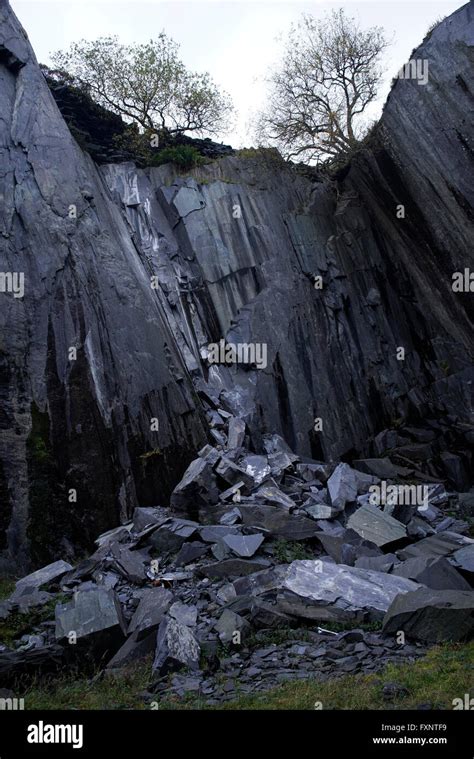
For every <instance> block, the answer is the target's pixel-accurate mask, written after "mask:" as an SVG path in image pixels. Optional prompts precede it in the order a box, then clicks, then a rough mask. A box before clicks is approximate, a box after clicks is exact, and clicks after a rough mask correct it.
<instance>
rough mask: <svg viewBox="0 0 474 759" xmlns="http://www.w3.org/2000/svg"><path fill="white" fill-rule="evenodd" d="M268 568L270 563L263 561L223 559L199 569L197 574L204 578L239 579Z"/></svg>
mask: <svg viewBox="0 0 474 759" xmlns="http://www.w3.org/2000/svg"><path fill="white" fill-rule="evenodd" d="M269 566H270V562H269V561H266V560H265V559H252V560H250V559H249V560H247V559H224V560H223V561H217V562H216V563H215V564H208V565H207V566H206V567H201V568H200V569H199V573H200V574H202V575H204V576H205V577H241V576H243V575H249V574H253V573H254V572H258V571H259V570H261V569H266V568H267V567H269Z"/></svg>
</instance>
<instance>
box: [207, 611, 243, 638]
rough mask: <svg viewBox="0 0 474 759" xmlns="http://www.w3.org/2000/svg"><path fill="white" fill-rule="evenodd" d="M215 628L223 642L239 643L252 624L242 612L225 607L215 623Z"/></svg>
mask: <svg viewBox="0 0 474 759" xmlns="http://www.w3.org/2000/svg"><path fill="white" fill-rule="evenodd" d="M214 629H215V630H216V631H217V633H218V635H219V638H220V640H221V642H222V643H234V644H239V643H240V642H241V641H242V639H243V638H244V636H245V635H246V634H247V633H249V632H250V625H249V623H248V622H247V620H246V619H244V618H243V617H241V616H240V614H235V612H233V611H229V609H224V611H223V612H222V614H221V616H220V617H219V620H218V621H217V622H216V624H215V625H214Z"/></svg>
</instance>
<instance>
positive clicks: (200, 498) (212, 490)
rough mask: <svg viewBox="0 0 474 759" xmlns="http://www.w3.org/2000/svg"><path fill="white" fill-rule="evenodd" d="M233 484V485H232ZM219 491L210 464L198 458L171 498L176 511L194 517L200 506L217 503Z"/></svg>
mask: <svg viewBox="0 0 474 759" xmlns="http://www.w3.org/2000/svg"><path fill="white" fill-rule="evenodd" d="M231 484H232V483H231ZM218 497H219V491H218V489H217V485H216V478H215V476H214V472H213V469H212V465H211V463H210V462H208V461H206V459H203V458H197V459H195V460H194V461H192V462H191V464H190V465H189V466H188V468H187V469H186V471H185V473H184V475H183V478H182V480H181V481H180V482H179V483H178V484H177V485H176V487H175V489H174V490H173V492H172V494H171V498H170V506H171V508H172V509H174V510H175V511H178V512H181V513H185V514H190V515H192V516H194V515H195V514H196V515H197V514H198V512H199V506H206V505H208V504H210V503H212V504H214V503H217V500H218Z"/></svg>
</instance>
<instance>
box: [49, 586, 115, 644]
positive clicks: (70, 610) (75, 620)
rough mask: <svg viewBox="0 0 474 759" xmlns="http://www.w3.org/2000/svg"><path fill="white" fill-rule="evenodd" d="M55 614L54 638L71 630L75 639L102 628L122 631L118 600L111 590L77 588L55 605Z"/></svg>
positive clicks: (66, 635) (101, 630)
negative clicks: (65, 599)
mask: <svg viewBox="0 0 474 759" xmlns="http://www.w3.org/2000/svg"><path fill="white" fill-rule="evenodd" d="M55 616H56V630H55V635H56V639H57V640H62V639H64V638H67V637H68V635H69V634H70V633H71V632H73V633H75V636H76V639H77V640H80V639H81V638H85V637H87V636H89V635H92V634H93V633H98V632H103V631H108V632H111V633H115V632H117V633H118V634H120V633H122V634H125V629H126V628H125V623H124V620H123V617H122V612H121V608H120V603H119V601H118V598H117V595H116V593H115V591H113V590H105V589H103V588H97V590H83V591H81V590H79V591H77V593H75V594H74V596H73V599H72V601H70V602H69V603H67V604H58V605H57V606H56V610H55Z"/></svg>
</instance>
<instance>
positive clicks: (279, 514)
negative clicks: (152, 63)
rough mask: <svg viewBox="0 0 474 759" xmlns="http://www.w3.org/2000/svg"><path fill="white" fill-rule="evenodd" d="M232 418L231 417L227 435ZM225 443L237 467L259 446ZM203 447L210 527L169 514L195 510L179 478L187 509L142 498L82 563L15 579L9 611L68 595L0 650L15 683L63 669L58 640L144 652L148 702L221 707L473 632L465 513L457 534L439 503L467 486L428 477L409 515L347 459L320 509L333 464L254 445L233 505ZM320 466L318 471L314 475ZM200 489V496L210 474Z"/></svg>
mask: <svg viewBox="0 0 474 759" xmlns="http://www.w3.org/2000/svg"><path fill="white" fill-rule="evenodd" d="M231 423H232V417H231V416H230V415H229V416H228V417H226V419H225V421H223V422H222V424H221V429H222V430H223V432H224V434H226V433H227V431H228V426H229V425H230V424H231ZM240 429H241V430H242V427H240ZM243 430H244V432H245V431H246V425H244V427H243ZM239 442H241V440H239ZM231 453H232V456H233V459H234V460H235V462H237V463H236V465H237V466H239V461H241V460H242V461H243V460H244V459H246V460H247V461H248V459H249V457H251V454H250V453H249V451H248V450H246V449H245V447H243V446H239V448H238V449H236V450H235V451H233V452H231ZM205 455H206V456H207V464H208V467H209V470H208V475H209V476H208V477H207V481H206V482H207V485H206V487H207V488H208V489H209V491H210V492H212V493H213V498H212V499H210V501H209V507H208V512H207V519H206V523H202V522H200V521H195V520H193V519H188V518H183V517H181V516H176V511H178V512H182V511H183V510H184V511H185V512H186V513H188V512H189V511H193V509H192V505H191V501H192V499H193V498H194V497H195V495H196V491H187V492H185V490H183V488H182V486H181V483H178V485H177V488H176V490H177V493H178V494H179V499H180V500H179V505H178V507H177V505H176V500H175V499H174V498H173V497H171V504H172V505H170V507H168V508H166V507H157V508H152V507H147V509H146V510H144V509H143V508H139V509H137V513H135V514H134V515H133V517H132V520H131V521H130V522H129V523H127V524H125V525H123V527H122V528H120V529H116V530H112V531H108V532H107V533H105V534H103V535H101V536H99V537H98V539H97V540H96V544H97V546H98V548H97V550H96V552H95V553H94V554H93V555H92V556H91V557H90V558H89V559H86V560H84V561H83V562H81V563H80V564H79V565H77V566H76V567H75V568H69V566H68V565H66V564H63V563H61V562H57V563H56V565H52V566H49V567H45V568H44V569H43V570H39V571H38V572H36V573H35V575H33V576H32V577H31V576H30V577H26V578H25V579H24V581H20V582H19V583H17V587H16V589H15V591H14V593H13V595H12V596H11V598H10V599H7V600H6V601H5V602H4V603H3V605H2V616H4V617H5V619H6V620H7V621H8V618H9V615H10V614H12V613H14V610H18V604H20V603H21V602H22V600H23V599H25V603H26V604H28V603H29V602H30V601H29V600H28V599H30V598H31V596H32V595H33V596H34V597H35V594H36V602H37V603H40V602H48V603H51V600H54V599H56V597H57V595H58V593H61V601H60V602H59V603H57V605H56V613H55V616H56V627H54V625H52V624H51V623H50V622H49V621H46V622H43V623H41V624H39V625H38V626H37V627H36V628H35V629H33V630H32V631H31V633H30V634H29V635H28V636H22V637H21V638H19V639H18V640H17V641H15V642H14V644H13V647H6V646H4V647H3V648H2V649H0V671H2V669H3V672H4V674H5V678H6V680H7V681H8V682H12V681H14V679H15V676H16V673H25V672H27V673H30V674H31V673H34V672H35V670H36V669H37V670H38V671H42V670H41V668H42V667H43V668H44V667H46V669H47V667H48V666H50V667H53V666H55V662H56V665H57V657H58V644H59V648H60V649H61V652H60V659H61V660H64V661H65V660H67V659H68V657H71V656H72V655H73V654H75V653H76V651H75V650H74V647H75V646H76V645H77V646H80V647H81V648H80V650H82V651H87V652H88V656H89V657H90V656H92V657H93V658H94V657H95V659H96V660H97V661H100V662H101V665H102V666H105V667H106V668H107V670H109V671H120V670H122V669H124V668H127V667H130V666H133V665H135V664H136V663H139V662H143V661H145V660H148V661H149V662H150V664H149V666H150V685H149V689H148V690H149V694H151V695H150V698H151V697H152V695H153V694H154V695H155V697H156V696H157V695H160V696H161V695H165V696H166V697H173V698H174V697H178V698H179V697H182V696H184V695H189V694H193V695H194V696H196V697H198V698H199V699H202V700H203V702H205V703H207V704H209V705H213V704H214V705H215V704H218V703H220V702H223V701H226V700H231V699H232V698H233V697H235V696H236V694H237V693H240V694H242V693H253V692H257V691H263V690H265V689H268V688H271V687H274V686H276V685H278V684H279V683H281V682H284V681H285V680H291V679H295V678H296V679H302V678H311V679H316V680H320V681H323V680H326V679H328V678H333V677H339V676H343V675H347V674H354V673H363V672H374V671H378V670H381V669H383V667H384V666H385V665H386V664H387V662H390V661H393V662H400V663H401V662H407V661H411V660H414V659H415V658H416V657H418V656H422V655H423V654H424V653H425V651H426V649H427V645H429V644H431V643H433V642H442V641H448V640H467V639H469V638H470V637H472V635H473V633H474V626H473V624H474V623H473V620H474V592H473V590H472V583H473V578H472V572H471V571H470V570H471V548H472V547H473V546H474V540H473V539H471V538H470V537H468V535H467V532H468V523H467V522H464V521H463V520H461V519H457V520H455V521H456V525H457V528H458V529H459V530H461V532H453V530H452V529H451V528H452V526H453V521H452V519H450V518H448V517H447V514H446V512H445V511H444V509H446V511H449V512H452V511H453V510H456V508H458V506H459V494H457V493H456V492H454V491H449V490H445V488H444V486H443V485H442V484H441V483H429V486H430V488H431V490H430V491H429V493H430V498H432V499H433V500H434V501H436V503H437V504H438V505H434V504H433V503H432V502H430V503H429V504H428V505H427V504H426V503H425V502H423V503H422V504H421V505H420V506H417V505H416V504H413V508H414V509H415V511H416V517H413V519H412V520H411V521H410V522H409V523H408V525H405V524H404V523H402V522H398V521H397V520H396V519H395V518H394V517H392V516H387V514H386V513H385V510H384V504H380V505H379V506H378V507H377V506H374V505H370V507H368V505H367V502H366V499H367V497H368V496H369V495H370V491H369V489H370V488H371V487H372V486H373V485H374V484H377V483H379V482H380V481H379V480H378V478H377V477H376V476H374V475H370V477H365V476H364V477H359V476H358V470H355V469H354V468H352V467H351V466H350V465H348V464H344V467H342V468H340V469H339V472H343V473H344V478H345V480H346V482H347V481H349V482H352V483H356V485H355V486H354V488H352V489H348V488H345V489H344V498H343V500H341V501H340V502H339V503H338V505H337V507H336V508H335V510H334V511H333V513H331V514H330V515H326V517H325V518H324V519H320V518H314V517H313V516H311V515H310V512H309V513H308V510H307V506H306V501H307V495H308V492H311V491H310V490H309V488H315V489H316V491H317V492H318V493H319V492H320V491H321V489H322V488H323V484H325V483H326V482H328V480H329V479H330V477H331V470H332V471H333V472H334V471H336V469H337V467H335V466H334V465H333V466H332V467H331V466H329V467H328V466H327V465H325V464H324V463H323V462H318V461H312V462H306V463H303V462H301V461H300V459H299V457H298V456H297V455H296V454H293V453H292V452H291V451H289V452H288V451H285V460H284V461H283V460H281V461H280V464H279V467H280V468H279V474H276V473H275V468H274V467H273V470H272V467H271V466H270V464H269V463H268V462H269V460H270V457H271V456H272V455H273V453H272V452H270V453H260V454H259V458H260V459H262V460H261V461H259V463H258V466H253V469H252V471H250V469H249V468H248V469H247V472H246V475H247V477H248V478H249V479H248V481H247V484H246V492H245V494H243V493H240V494H239V497H238V502H237V503H236V502H235V501H234V500H233V498H234V497H235V495H236V493H235V492H233V493H232V494H231V497H230V498H229V497H228V495H227V491H228V482H227V480H226V479H225V478H219V477H218V476H217V475H216V472H217V469H218V468H219V466H220V464H221V461H222V460H223V459H224V460H225V461H227V460H228V456H229V451H228V449H225V448H224V447H222V448H219V447H215V448H212V449H211V447H208V449H207V450H206V453H205ZM197 461H198V465H196V466H194V465H193V463H192V464H191V466H190V471H191V472H196V471H198V469H199V467H200V466H201V464H199V462H200V461H202V458H201V457H198V460H197ZM211 461H213V462H214V463H213V464H211V463H210V462H211ZM254 463H255V462H254ZM262 473H263V474H262ZM315 473H318V474H319V475H320V477H322V479H324V480H325V483H322V482H321V480H318V482H319V486H316V485H314V484H313V483H314V482H315V479H314V478H313V475H314V474H315ZM338 477H339V474H338ZM308 478H309V479H308ZM184 479H185V481H186V482H189V481H190V480H189V477H188V476H187V475H186V474H185V477H184ZM374 481H375V482H374ZM333 483H334V480H333ZM427 487H428V485H427ZM331 489H332V492H333V493H334V492H335V491H334V488H333V487H331ZM337 490H338V493H340V492H341V483H340V482H339V484H338V488H337ZM413 492H415V491H413ZM183 493H184V495H183ZM214 496H215V497H214ZM199 498H200V499H201V500H202V501H204V502H205V501H206V498H207V491H206V489H205V485H204V483H203V482H202V481H201V485H200V492H199ZM287 501H291V506H290V505H289V503H288V502H287ZM368 508H370V514H371V515H373V517H374V518H373V520H372V522H370V521H368V520H367V511H368ZM197 511H198V512H200V513H202V512H201V510H200V509H198V510H197ZM304 514H306V516H303V515H304ZM358 514H360V515H361V516H360V520H357V519H356V517H357V515H358ZM415 519H416V530H415V529H410V525H411V524H412V522H413V520H415ZM350 525H352V527H354V526H356V527H358V528H359V533H361V534H359V533H358V532H357V531H356V530H355V529H353V528H351V527H350ZM366 527H368V528H370V530H369V531H367V530H366ZM384 531H386V532H384ZM427 533H428V534H427ZM394 535H395V537H396V538H397V539H394ZM381 536H383V539H380V538H381ZM369 537H372V538H373V539H374V541H375V542H372V541H371V540H369V539H367V538H369ZM35 587H36V590H35ZM22 588H23V589H24V592H25V593H26V595H24V596H23V595H21V589H22ZM18 589H20V595H18V594H19V590H18ZM40 594H44V595H45V596H46V598H45V599H42V598H41V597H39V598H38V596H39V595H40ZM68 597H70V600H67V599H68ZM65 598H66V600H64V599H65ZM401 633H403V635H402V637H400V634H401ZM71 635H72V636H73V637H74V640H75V641H76V642H71V640H70V638H71ZM30 651H31V652H37V653H29V652H30ZM387 693H388V691H387ZM388 698H389V695H387V699H388Z"/></svg>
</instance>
